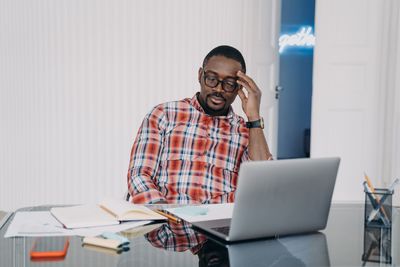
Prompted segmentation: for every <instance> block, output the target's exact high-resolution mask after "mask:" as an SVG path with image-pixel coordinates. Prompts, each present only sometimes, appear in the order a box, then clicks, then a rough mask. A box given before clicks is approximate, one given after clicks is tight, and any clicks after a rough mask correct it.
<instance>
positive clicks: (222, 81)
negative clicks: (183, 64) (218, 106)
mask: <svg viewBox="0 0 400 267" xmlns="http://www.w3.org/2000/svg"><path fill="white" fill-rule="evenodd" d="M206 76H209V75H207V74H206V71H205V70H203V80H204V84H205V85H207V86H208V87H210V88H215V87H217V86H218V85H219V84H220V83H221V84H222V90H224V91H225V92H227V93H234V92H235V91H236V90H237V89H239V88H240V84H238V83H237V82H236V81H235V88H234V89H233V90H232V91H231V90H226V88H225V84H227V83H228V81H226V80H220V79H218V78H217V77H215V79H216V80H217V83H216V84H215V85H214V86H211V85H209V84H207V79H206ZM236 80H237V79H236Z"/></svg>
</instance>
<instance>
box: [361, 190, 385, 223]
mask: <svg viewBox="0 0 400 267" xmlns="http://www.w3.org/2000/svg"><path fill="white" fill-rule="evenodd" d="M363 186H364V190H365V192H366V193H369V194H367V196H368V198H369V199H370V201H371V204H372V207H373V208H374V210H375V209H377V210H380V208H381V207H380V205H379V203H378V201H377V199H376V198H375V195H374V194H372V193H371V190H370V189H369V188H368V186H367V182H363ZM377 214H379V217H380V218H381V220H382V222H383V223H384V224H385V225H386V226H387V225H388V221H387V220H386V218H385V217H384V216H383V215H382V214H381V213H377ZM374 217H375V216H374ZM372 219H373V218H371V216H368V218H367V221H368V223H370V222H371V221H372Z"/></svg>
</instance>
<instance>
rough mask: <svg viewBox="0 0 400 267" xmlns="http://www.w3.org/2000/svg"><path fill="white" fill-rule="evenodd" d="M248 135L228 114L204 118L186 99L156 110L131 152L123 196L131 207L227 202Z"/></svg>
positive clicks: (245, 156)
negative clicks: (128, 195)
mask: <svg viewBox="0 0 400 267" xmlns="http://www.w3.org/2000/svg"><path fill="white" fill-rule="evenodd" d="M248 142H249V130H248V129H247V128H246V125H245V121H244V119H243V118H242V117H240V116H238V115H236V114H235V113H234V112H233V110H232V108H230V110H229V112H228V115H227V116H215V117H213V116H209V115H207V114H206V113H205V112H204V110H203V108H202V107H201V106H200V104H199V102H198V100H197V95H195V96H194V97H193V98H192V99H190V98H186V99H183V100H181V101H175V102H168V103H164V104H161V105H158V106H156V107H155V108H154V109H153V110H152V111H151V112H150V113H149V114H147V116H146V117H145V119H144V120H143V122H142V125H141V127H140V129H139V132H138V135H137V137H136V140H135V142H134V144H133V148H132V152H131V160H130V165H129V171H128V190H129V193H130V195H131V201H132V202H134V203H154V202H157V201H160V200H166V201H167V202H168V203H180V204H190V203H203V204H205V203H223V202H233V201H234V192H235V189H236V185H237V179H238V172H239V166H240V164H241V162H243V161H246V160H248V159H249V157H248V151H247V146H248Z"/></svg>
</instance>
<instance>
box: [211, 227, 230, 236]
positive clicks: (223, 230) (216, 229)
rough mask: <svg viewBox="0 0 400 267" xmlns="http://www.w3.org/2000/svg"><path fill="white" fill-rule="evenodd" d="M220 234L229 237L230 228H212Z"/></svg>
mask: <svg viewBox="0 0 400 267" xmlns="http://www.w3.org/2000/svg"><path fill="white" fill-rule="evenodd" d="M211 229H213V230H215V231H217V232H219V233H222V234H224V235H229V229H230V227H229V226H224V227H215V228H211Z"/></svg>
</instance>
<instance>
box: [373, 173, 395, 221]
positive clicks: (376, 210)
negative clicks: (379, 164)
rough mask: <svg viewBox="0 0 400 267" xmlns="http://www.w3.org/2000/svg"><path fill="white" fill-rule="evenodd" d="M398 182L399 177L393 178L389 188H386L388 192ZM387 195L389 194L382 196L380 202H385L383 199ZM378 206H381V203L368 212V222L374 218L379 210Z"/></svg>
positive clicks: (391, 190)
mask: <svg viewBox="0 0 400 267" xmlns="http://www.w3.org/2000/svg"><path fill="white" fill-rule="evenodd" d="M398 182H399V179H395V180H394V181H393V182H392V184H391V185H390V186H389V188H388V192H389V193H393V191H394V188H395V187H396V185H397V184H398ZM388 196H389V194H387V195H385V196H383V197H382V199H381V202H382V203H383V202H385V200H386V198H387V197H388ZM380 206H381V205H379V206H378V207H377V208H375V209H373V210H372V211H371V213H370V214H369V216H368V222H370V221H372V220H373V219H374V218H375V216H376V214H377V213H378V212H379V209H380Z"/></svg>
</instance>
